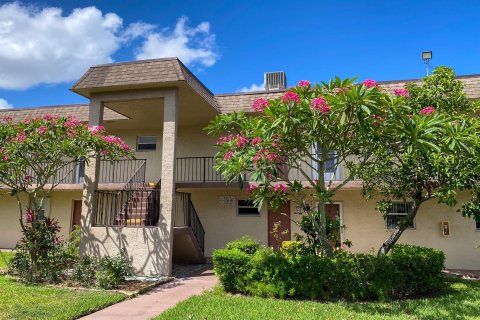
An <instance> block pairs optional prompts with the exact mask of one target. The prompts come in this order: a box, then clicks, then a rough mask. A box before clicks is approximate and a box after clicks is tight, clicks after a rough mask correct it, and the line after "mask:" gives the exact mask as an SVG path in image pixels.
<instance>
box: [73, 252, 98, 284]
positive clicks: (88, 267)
mask: <svg viewBox="0 0 480 320" xmlns="http://www.w3.org/2000/svg"><path fill="white" fill-rule="evenodd" d="M97 267H98V260H97V259H96V258H95V257H92V256H83V257H81V258H80V259H79V260H78V261H77V262H76V263H75V264H74V265H73V270H72V274H71V275H70V279H71V280H73V281H75V282H77V283H79V284H81V285H82V286H84V287H91V286H93V285H94V283H95V273H96V270H97Z"/></svg>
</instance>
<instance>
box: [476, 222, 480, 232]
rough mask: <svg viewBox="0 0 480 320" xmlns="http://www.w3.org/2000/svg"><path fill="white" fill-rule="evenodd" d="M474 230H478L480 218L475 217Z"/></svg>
mask: <svg viewBox="0 0 480 320" xmlns="http://www.w3.org/2000/svg"><path fill="white" fill-rule="evenodd" d="M475 230H477V231H480V220H477V219H475Z"/></svg>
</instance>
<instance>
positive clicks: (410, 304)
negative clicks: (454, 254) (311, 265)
mask: <svg viewBox="0 0 480 320" xmlns="http://www.w3.org/2000/svg"><path fill="white" fill-rule="evenodd" d="M446 282H447V288H446V289H445V290H444V291H443V292H441V293H439V294H438V295H436V296H431V297H423V298H414V299H405V300H393V301H390V302H384V303H345V304H344V307H345V309H347V310H349V311H352V312H359V313H365V314H370V315H389V316H402V315H409V316H414V317H415V318H416V319H425V320H437V319H465V318H477V317H480V303H479V301H480V281H472V280H458V279H457V280H447V281H446Z"/></svg>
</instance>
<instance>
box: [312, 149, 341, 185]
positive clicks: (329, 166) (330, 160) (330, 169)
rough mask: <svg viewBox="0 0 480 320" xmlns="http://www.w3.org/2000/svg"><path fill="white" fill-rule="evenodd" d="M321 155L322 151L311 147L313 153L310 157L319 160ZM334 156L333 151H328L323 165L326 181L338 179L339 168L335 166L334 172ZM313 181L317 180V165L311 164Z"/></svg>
mask: <svg viewBox="0 0 480 320" xmlns="http://www.w3.org/2000/svg"><path fill="white" fill-rule="evenodd" d="M321 154H322V149H320V148H317V146H316V145H315V146H313V152H312V156H313V158H315V159H318V158H320V156H321ZM335 156H336V153H335V151H333V150H330V151H329V152H328V154H327V161H326V162H325V164H324V167H325V178H324V179H325V180H326V181H328V180H330V179H331V178H332V177H333V180H336V178H335V177H337V178H339V177H340V166H337V169H336V170H335ZM313 167H314V168H313V169H312V171H313V179H318V171H317V170H318V163H316V162H315V163H314V164H313Z"/></svg>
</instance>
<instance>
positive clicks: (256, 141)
mask: <svg viewBox="0 0 480 320" xmlns="http://www.w3.org/2000/svg"><path fill="white" fill-rule="evenodd" d="M261 142H262V138H260V137H256V138H253V139H252V146H256V145H257V144H259V143H261Z"/></svg>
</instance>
